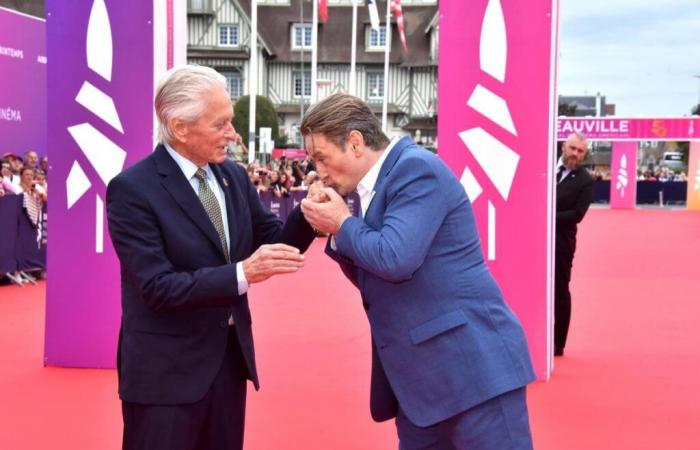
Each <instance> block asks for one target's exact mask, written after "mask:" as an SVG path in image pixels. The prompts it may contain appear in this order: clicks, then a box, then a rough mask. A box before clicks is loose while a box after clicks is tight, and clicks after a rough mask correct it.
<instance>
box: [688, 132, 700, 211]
mask: <svg viewBox="0 0 700 450" xmlns="http://www.w3.org/2000/svg"><path fill="white" fill-rule="evenodd" d="M687 206H688V209H691V210H694V211H700V141H693V142H691V143H690V155H689V157H688V201H687Z"/></svg>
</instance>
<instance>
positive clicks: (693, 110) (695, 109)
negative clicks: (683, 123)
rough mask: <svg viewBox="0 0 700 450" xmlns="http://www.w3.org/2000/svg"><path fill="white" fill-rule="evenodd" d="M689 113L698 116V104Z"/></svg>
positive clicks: (699, 104) (699, 111)
mask: <svg viewBox="0 0 700 450" xmlns="http://www.w3.org/2000/svg"><path fill="white" fill-rule="evenodd" d="M690 113H691V114H692V115H694V116H700V103H698V104H697V105H695V106H694V107H693V109H692V110H691V111H690Z"/></svg>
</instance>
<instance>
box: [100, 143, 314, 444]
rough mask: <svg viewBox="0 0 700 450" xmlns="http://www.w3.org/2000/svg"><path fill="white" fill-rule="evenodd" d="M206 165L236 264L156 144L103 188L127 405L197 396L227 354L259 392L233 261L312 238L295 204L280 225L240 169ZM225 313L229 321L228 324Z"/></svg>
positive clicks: (121, 383)
mask: <svg viewBox="0 0 700 450" xmlns="http://www.w3.org/2000/svg"><path fill="white" fill-rule="evenodd" d="M210 167H211V169H212V171H213V173H214V175H215V177H216V179H217V181H218V183H219V185H220V186H221V188H222V190H223V192H224V197H225V205H226V210H227V216H228V227H229V235H230V243H231V244H230V255H231V262H232V264H227V262H226V258H225V256H224V254H223V252H222V249H221V243H220V242H221V241H220V239H219V237H218V235H217V232H216V229H215V228H214V225H213V224H212V222H211V221H210V219H209V217H208V216H207V213H206V211H205V209H204V207H203V206H202V204H201V202H200V200H199V198H198V197H197V194H196V193H195V191H194V189H193V188H192V186H191V185H190V183H189V181H188V180H187V179H186V178H185V176H184V175H183V172H182V170H181V169H180V168H179V166H178V165H177V164H176V162H175V161H174V160H173V159H172V157H171V156H170V155H169V154H168V153H167V150H166V149H165V148H164V147H163V146H162V145H159V146H158V147H157V148H156V149H155V151H154V153H153V154H152V155H150V156H148V157H147V158H145V159H144V160H143V161H141V162H139V163H137V164H136V165H134V166H133V167H131V168H129V169H127V170H126V171H124V172H122V173H121V174H120V175H118V176H117V177H116V178H114V179H113V180H112V181H111V182H110V184H109V186H108V188H107V215H108V220H109V232H110V236H111V238H112V242H113V244H114V248H115V249H116V252H117V255H118V256H119V260H120V262H121V288H122V321H121V331H120V339H119V354H118V361H117V364H118V369H119V395H120V397H121V399H122V400H123V401H124V402H128V403H130V404H139V405H182V404H193V403H195V402H198V401H200V400H201V399H202V398H204V397H205V395H207V393H208V392H209V390H210V388H211V387H212V384H213V382H214V380H215V378H216V377H217V374H218V373H219V371H220V370H221V369H222V366H223V365H224V363H223V361H224V360H225V357H226V355H227V351H232V352H233V354H234V357H232V359H233V361H234V364H235V363H236V361H237V360H241V361H238V362H240V364H239V366H240V367H238V369H237V370H238V372H242V373H240V374H238V375H239V376H240V377H242V379H243V380H244V379H245V378H248V379H250V380H252V382H253V383H254V385H255V387H256V389H257V388H258V387H259V383H258V374H257V371H256V367H255V352H254V349H253V336H252V334H251V317H250V310H249V309H248V298H247V296H246V295H238V280H237V277H236V267H235V263H236V262H238V261H242V260H244V259H245V258H247V257H248V256H250V255H251V254H252V253H253V252H254V251H255V250H256V249H257V248H258V247H259V246H260V245H262V244H269V243H276V242H283V243H287V244H290V245H293V246H295V247H297V248H299V249H301V250H302V251H304V250H306V249H307V247H308V246H309V245H310V243H311V242H312V240H313V238H314V232H313V230H312V229H311V227H310V226H309V225H308V224H307V222H306V221H305V220H304V218H303V216H302V215H301V213H300V211H299V210H298V209H296V210H294V211H293V212H292V214H291V215H290V217H289V219H288V221H287V222H286V224H285V225H284V227H283V226H282V223H281V222H280V221H279V220H278V219H277V218H276V216H275V215H273V214H272V213H271V212H270V211H268V210H267V209H265V208H264V207H263V206H262V205H261V203H260V201H259V198H258V194H257V192H256V190H255V188H254V187H253V185H252V183H250V181H249V179H248V176H247V173H246V171H245V170H244V169H243V168H242V167H240V166H238V165H236V164H234V163H232V162H229V161H226V162H224V163H223V164H219V165H216V164H210ZM231 315H232V316H233V319H234V322H235V326H234V327H229V325H228V318H229V316H231ZM229 334H232V336H229ZM227 346H228V350H227ZM236 347H239V348H236ZM235 355H238V356H235ZM226 364H228V363H226ZM225 368H228V366H226V367H225ZM240 395H243V396H245V382H243V391H242V393H240ZM242 403H243V409H245V399H243V402H242ZM125 420H126V419H125ZM163 432H165V431H163ZM163 446H164V447H165V446H167V444H166V443H164V444H163ZM214 447H219V448H222V447H220V446H217V445H216V444H214Z"/></svg>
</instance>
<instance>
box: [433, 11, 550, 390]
mask: <svg viewBox="0 0 700 450" xmlns="http://www.w3.org/2000/svg"><path fill="white" fill-rule="evenodd" d="M557 6H558V2H557V1H556V0H532V1H529V2H522V1H515V0H474V1H469V2H464V1H461V0H451V1H450V0H443V1H441V2H440V50H439V52H440V54H439V59H440V70H439V74H438V76H439V80H438V81H439V83H438V95H439V105H440V111H439V116H440V121H439V129H438V135H439V141H440V157H441V158H442V159H443V160H444V161H445V162H446V163H447V164H448V165H449V166H450V167H451V168H452V170H453V171H454V172H455V174H456V175H457V177H458V178H460V179H461V181H462V184H463V185H464V188H465V190H466V192H467V195H468V196H469V198H470V200H471V202H472V206H473V208H474V212H475V216H476V220H477V225H478V229H479V233H480V236H481V242H482V247H483V250H484V257H485V259H486V260H487V262H488V264H489V266H490V268H491V271H492V272H493V274H494V275H495V277H496V279H497V280H498V283H499V285H500V287H501V289H502V291H503V293H504V296H505V299H506V301H507V302H508V304H509V305H510V306H511V307H512V308H513V310H514V311H515V313H516V314H517V315H518V317H519V318H520V320H521V322H522V324H523V326H524V328H525V332H526V334H527V338H528V342H529V345H530V352H531V356H532V359H533V363H534V366H535V371H536V373H537V376H538V378H539V379H547V378H548V377H549V374H550V371H551V368H552V364H553V360H552V356H551V355H552V351H553V349H552V342H553V339H552V329H553V328H552V320H553V319H552V298H553V281H552V280H553V276H552V268H553V248H552V246H553V231H554V203H553V193H554V162H555V154H554V151H555V111H556V95H555V80H556V65H555V61H556V39H555V38H556V35H557Z"/></svg>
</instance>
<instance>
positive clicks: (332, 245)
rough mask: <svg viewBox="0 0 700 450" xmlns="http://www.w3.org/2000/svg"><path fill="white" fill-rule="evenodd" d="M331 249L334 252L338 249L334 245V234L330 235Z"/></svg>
mask: <svg viewBox="0 0 700 450" xmlns="http://www.w3.org/2000/svg"><path fill="white" fill-rule="evenodd" d="M331 250H333V251H334V252H337V251H338V247H336V245H335V236H331Z"/></svg>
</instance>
